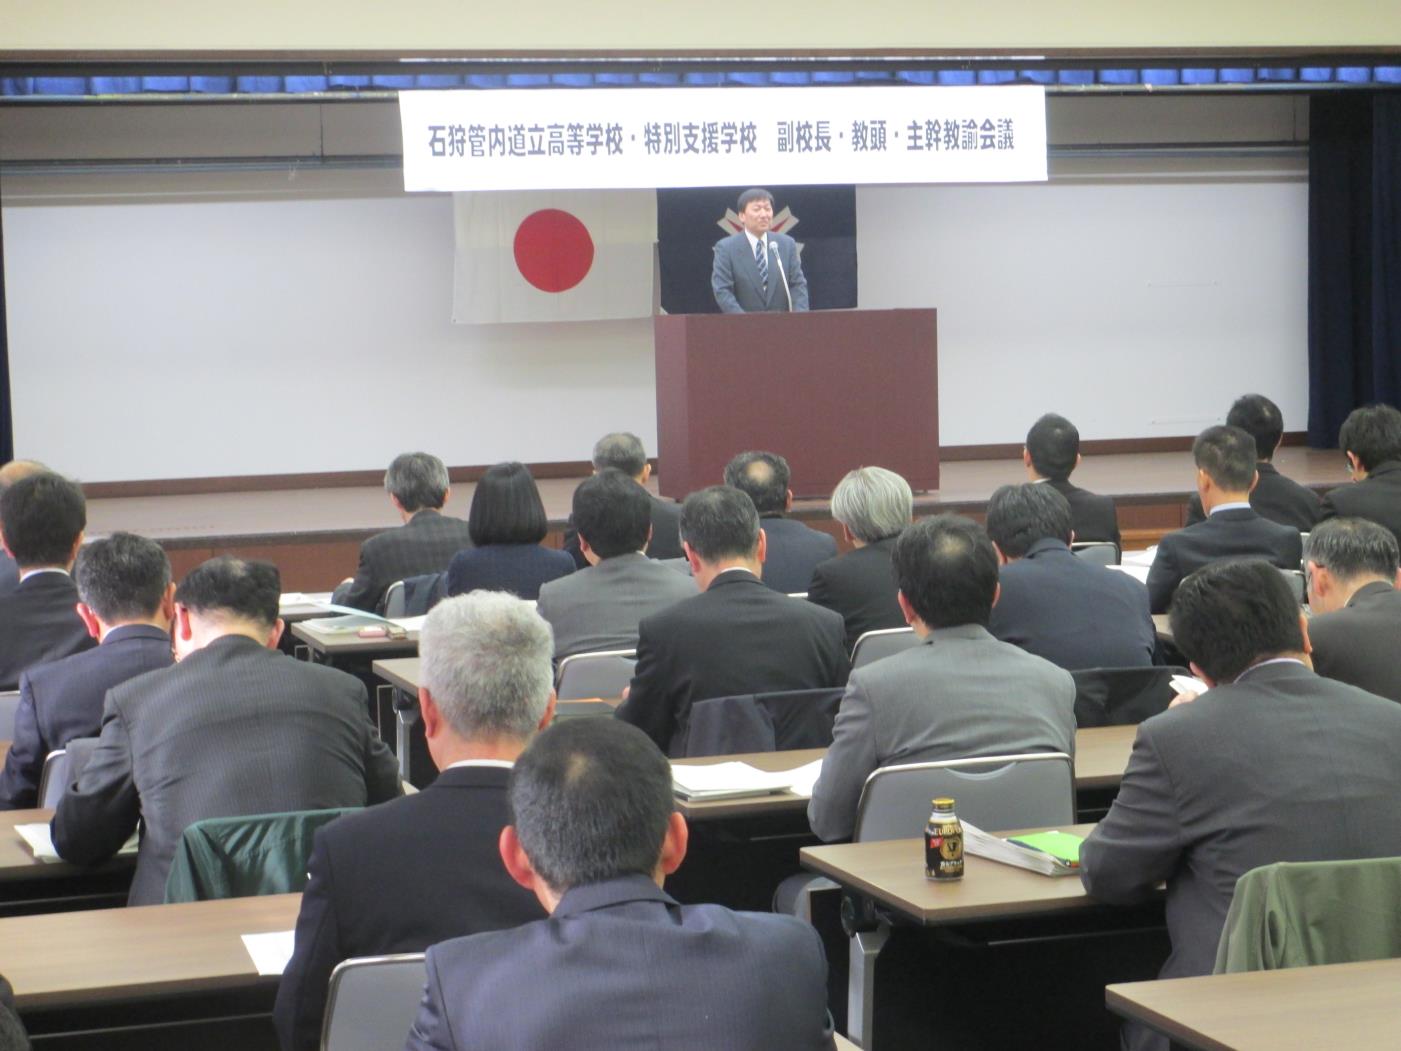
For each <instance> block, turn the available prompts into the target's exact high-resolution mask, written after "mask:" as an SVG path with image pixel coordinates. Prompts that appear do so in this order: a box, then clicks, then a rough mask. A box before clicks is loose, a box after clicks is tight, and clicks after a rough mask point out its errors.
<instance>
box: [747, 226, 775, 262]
mask: <svg viewBox="0 0 1401 1051" xmlns="http://www.w3.org/2000/svg"><path fill="white" fill-rule="evenodd" d="M744 236H745V237H747V238H749V254H750V255H752V256H754V257H755V258H756V259H757V258H758V255H759V253H758V252H756V251H754V246H755V245H756V244H758V243H759V242H760V241H762V242H764V251H765V252H767V251H768V250H769V244H768V237H769V235H768V234H764V236H763V237H755V236H754V235H753V234H751V233H750V232H749V231H748V230H746V231H744Z"/></svg>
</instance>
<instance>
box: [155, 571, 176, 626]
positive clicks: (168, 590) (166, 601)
mask: <svg viewBox="0 0 1401 1051" xmlns="http://www.w3.org/2000/svg"><path fill="white" fill-rule="evenodd" d="M159 609H160V615H161V616H162V617H164V618H165V619H166V620H167V621H169V622H170V623H171V624H174V623H175V581H173V580H172V581H171V582H170V583H169V584H167V585H166V586H165V594H164V595H162V596H161V604H160V607H159Z"/></svg>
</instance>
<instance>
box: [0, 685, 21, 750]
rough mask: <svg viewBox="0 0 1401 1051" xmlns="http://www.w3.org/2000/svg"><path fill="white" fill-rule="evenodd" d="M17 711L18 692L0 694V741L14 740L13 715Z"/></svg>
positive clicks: (9, 691)
mask: <svg viewBox="0 0 1401 1051" xmlns="http://www.w3.org/2000/svg"><path fill="white" fill-rule="evenodd" d="M17 711H19V691H18V690H5V691H4V692H3V693H0V741H13V740H14V739H15V713H16V712H17Z"/></svg>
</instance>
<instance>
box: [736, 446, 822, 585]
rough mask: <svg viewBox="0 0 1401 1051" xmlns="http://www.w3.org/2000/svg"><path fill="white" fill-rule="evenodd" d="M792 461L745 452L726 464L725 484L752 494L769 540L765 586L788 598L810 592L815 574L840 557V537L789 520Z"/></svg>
mask: <svg viewBox="0 0 1401 1051" xmlns="http://www.w3.org/2000/svg"><path fill="white" fill-rule="evenodd" d="M792 480H793V476H792V472H791V471H789V469H788V461H787V460H785V459H784V458H783V457H782V456H779V455H778V454H777V453H770V452H763V451H760V450H751V451H749V452H742V453H740V454H739V455H738V456H736V457H735V458H734V459H733V460H731V461H730V462H729V463H727V464H726V465H725V484H726V485H728V486H731V487H732V488H735V489H738V490H739V491H740V492H742V493H747V494H748V495H749V499H751V500H753V501H754V506H755V507H756V508H758V510H759V524H760V525H761V526H762V527H763V530H764V535H765V536H766V537H768V548H767V554H766V557H765V559H764V583H765V584H767V585H768V586H769V587H771V588H773V589H774V590H775V591H782V592H783V593H784V594H789V595H791V594H795V593H797V592H806V591H807V589H808V587H809V585H811V584H812V572H813V570H815V569H816V568H817V567H818V565H819V564H820V563H822V562H825V561H827V559H829V558H835V557H836V555H837V541H836V538H835V537H833V536H830V535H829V534H827V533H823V532H819V531H818V530H816V529H813V528H811V527H810V526H805V525H803V523H802V522H799V521H798V520H797V519H796V518H788V517H785V516H786V515H787V514H788V512H789V511H791V510H792V509H793V490H792V489H791V488H790V487H789V486H790V483H791V482H792Z"/></svg>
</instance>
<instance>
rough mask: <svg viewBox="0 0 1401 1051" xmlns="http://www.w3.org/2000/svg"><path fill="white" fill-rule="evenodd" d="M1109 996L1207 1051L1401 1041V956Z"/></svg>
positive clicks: (1156, 984) (1149, 986) (1148, 986)
mask: <svg viewBox="0 0 1401 1051" xmlns="http://www.w3.org/2000/svg"><path fill="white" fill-rule="evenodd" d="M1104 999H1105V1003H1106V1005H1107V1006H1108V1007H1109V1009H1110V1010H1111V1011H1114V1012H1115V1013H1116V1014H1120V1015H1123V1016H1124V1017H1125V1018H1131V1019H1134V1020H1135V1021H1139V1022H1142V1023H1144V1024H1146V1025H1148V1026H1151V1027H1152V1028H1153V1029H1156V1030H1158V1031H1159V1032H1160V1033H1164V1034H1166V1035H1167V1036H1169V1037H1170V1038H1171V1039H1172V1040H1173V1041H1174V1042H1175V1043H1177V1044H1181V1045H1183V1046H1185V1047H1190V1048H1200V1049H1202V1051H1221V1049H1225V1048H1229V1049H1232V1051H1306V1049H1307V1051H1313V1049H1315V1048H1338V1047H1345V1048H1349V1049H1350V1051H1374V1049H1375V1051H1380V1049H1382V1048H1386V1049H1388V1051H1389V1049H1392V1048H1397V1047H1401V960H1374V961H1370V962H1367V963H1338V964H1330V965H1328V966H1323V967H1293V968H1289V969H1286V970H1281V971H1251V972H1247V973H1244V974H1212V975H1206V976H1204V977H1200V978H1172V979H1167V980H1164V981H1153V982H1131V983H1125V984H1117V985H1111V986H1108V987H1107V988H1106V989H1105V991H1104Z"/></svg>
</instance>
